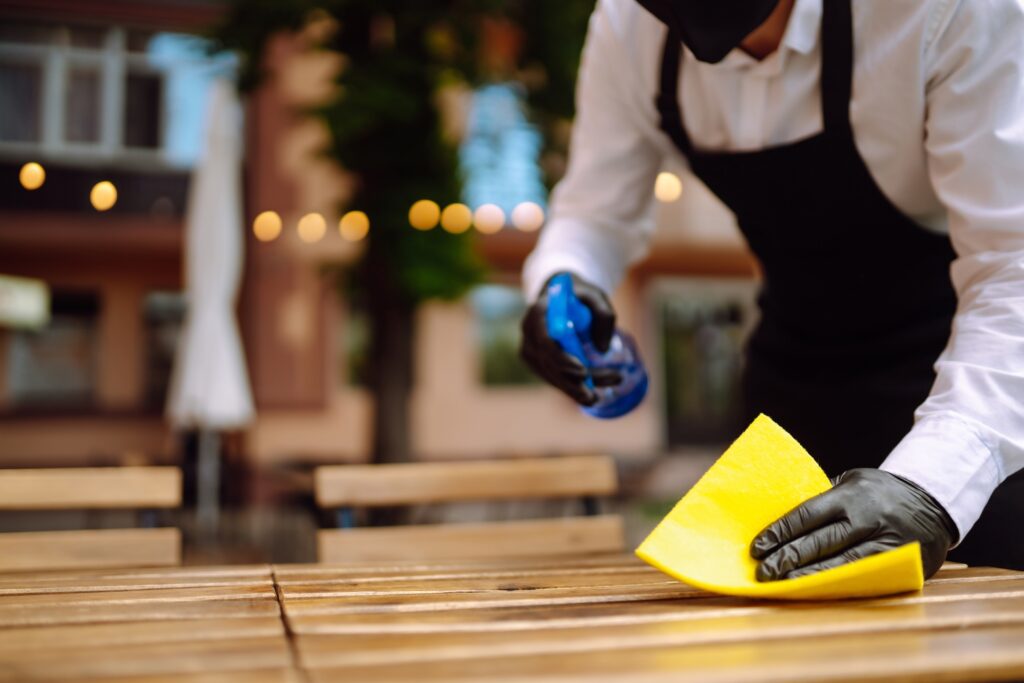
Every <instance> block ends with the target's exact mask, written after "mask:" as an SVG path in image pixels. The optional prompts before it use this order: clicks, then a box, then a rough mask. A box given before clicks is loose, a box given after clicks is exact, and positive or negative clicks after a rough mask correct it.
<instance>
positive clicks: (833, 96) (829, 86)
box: [821, 0, 853, 140]
mask: <svg viewBox="0 0 1024 683" xmlns="http://www.w3.org/2000/svg"><path fill="white" fill-rule="evenodd" d="M824 3H825V8H824V16H823V17H822V21H821V34H822V48H821V55H822V56H821V107H822V116H823V118H824V122H825V132H826V133H828V134H829V135H838V136H842V137H849V138H850V139H851V140H852V139H853V126H852V124H851V123H850V100H851V99H852V96H853V0H824Z"/></svg>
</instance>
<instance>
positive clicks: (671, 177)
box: [654, 171, 683, 203]
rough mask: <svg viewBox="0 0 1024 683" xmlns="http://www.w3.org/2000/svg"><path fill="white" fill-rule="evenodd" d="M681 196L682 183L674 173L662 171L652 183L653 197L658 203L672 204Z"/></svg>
mask: <svg viewBox="0 0 1024 683" xmlns="http://www.w3.org/2000/svg"><path fill="white" fill-rule="evenodd" d="M682 194H683V181H681V180H680V179H679V176H677V175H676V174H675V173H669V172H668V171H664V172H662V173H659V174H658V179H657V180H655V181H654V196H655V197H657V199H658V201H659V202H666V203H667V202H674V201H675V200H677V199H679V197H680V196H681V195H682Z"/></svg>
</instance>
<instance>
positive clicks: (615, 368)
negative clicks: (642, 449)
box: [545, 273, 648, 419]
mask: <svg viewBox="0 0 1024 683" xmlns="http://www.w3.org/2000/svg"><path fill="white" fill-rule="evenodd" d="M573 285H574V283H573V277H572V275H570V274H569V273H559V274H558V275H555V276H554V277H553V278H551V280H550V281H548V284H547V291H546V299H547V309H546V311H545V324H546V329H547V335H548V337H550V338H551V339H552V340H554V341H555V342H557V343H558V345H559V346H560V347H561V348H562V350H563V351H564V352H565V353H567V354H569V355H570V356H572V357H573V358H575V359H576V360H578V361H579V362H580V363H581V364H582V365H583V367H584V368H585V369H586V377H585V379H584V384H585V386H586V388H587V389H589V390H590V391H591V392H593V394H594V395H595V396H596V397H597V401H596V403H594V404H592V405H589V406H582V410H583V412H584V413H586V414H587V415H591V416H593V417H596V418H601V419H612V418H616V417H621V416H622V415H625V414H627V413H629V412H630V411H632V410H633V409H634V408H636V407H637V406H638V405H640V402H641V401H643V399H644V396H645V395H646V394H647V384H648V379H647V370H646V369H645V368H644V364H643V361H642V360H641V359H640V354H639V352H638V351H637V347H636V342H635V341H634V339H633V338H632V337H631V336H630V335H629V334H627V333H625V332H623V331H622V330H619V329H616V330H615V331H614V332H613V334H612V336H611V339H610V341H609V344H608V349H607V351H605V352H601V351H600V350H598V348H597V347H596V346H595V345H594V343H593V341H592V339H591V326H592V322H593V315H592V313H591V310H590V308H588V307H587V305H586V304H584V303H583V302H582V301H580V300H579V298H577V296H576V292H575V291H574V286H573ZM608 371H611V372H612V373H614V374H613V376H614V375H617V376H618V377H619V378H620V381H619V382H618V383H617V384H614V385H611V386H600V385H595V383H594V376H595V374H597V373H602V372H603V373H604V374H605V375H607V374H609V373H608Z"/></svg>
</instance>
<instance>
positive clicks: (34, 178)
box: [18, 161, 46, 190]
mask: <svg viewBox="0 0 1024 683" xmlns="http://www.w3.org/2000/svg"><path fill="white" fill-rule="evenodd" d="M18 180H20V181H21V186H22V187H24V188H25V189H26V190H38V189H39V188H40V187H42V186H43V183H45V182H46V171H45V170H44V169H43V167H42V166H41V165H39V164H37V163H36V162H34V161H30V162H28V163H27V164H25V165H24V166H22V167H21V171H20V172H19V173H18Z"/></svg>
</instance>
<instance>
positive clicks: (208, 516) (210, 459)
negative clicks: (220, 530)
mask: <svg viewBox="0 0 1024 683" xmlns="http://www.w3.org/2000/svg"><path fill="white" fill-rule="evenodd" d="M197 475H198V476H197V478H198V486H197V488H198V491H197V493H196V518H197V520H196V521H197V523H198V526H199V533H200V535H201V536H202V537H204V538H210V537H212V536H213V535H214V534H216V532H217V524H218V522H219V520H220V434H219V433H218V432H215V431H213V430H209V429H203V430H200V432H199V466H198V472H197Z"/></svg>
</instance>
